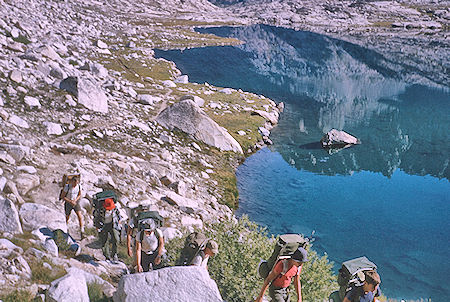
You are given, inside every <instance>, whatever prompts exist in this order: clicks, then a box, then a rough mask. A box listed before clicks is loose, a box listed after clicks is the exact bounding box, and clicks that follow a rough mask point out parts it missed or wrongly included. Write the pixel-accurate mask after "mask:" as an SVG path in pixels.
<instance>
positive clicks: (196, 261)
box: [190, 240, 219, 269]
mask: <svg viewBox="0 0 450 302" xmlns="http://www.w3.org/2000/svg"><path fill="white" fill-rule="evenodd" d="M218 252H219V245H218V244H217V242H215V241H214V240H208V242H207V243H206V246H205V248H204V249H203V250H201V251H199V252H198V253H197V255H195V256H194V258H193V259H192V261H191V264H190V265H196V266H201V267H204V268H206V269H208V259H209V258H210V257H214V256H215V255H217V253H218Z"/></svg>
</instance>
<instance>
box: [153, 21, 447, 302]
mask: <svg viewBox="0 0 450 302" xmlns="http://www.w3.org/2000/svg"><path fill="white" fill-rule="evenodd" d="M201 31H203V32H209V33H214V34H217V35H222V36H233V37H237V38H239V39H241V40H243V41H245V42H246V43H245V44H243V45H240V46H237V47H207V48H202V49H191V50H186V51H184V52H180V51H156V55H157V56H162V57H164V58H166V59H169V60H173V61H175V62H176V64H177V66H178V67H179V68H180V69H181V70H182V71H183V73H186V74H188V75H189V77H190V81H194V82H200V83H202V82H209V83H212V84H214V85H217V86H224V87H234V88H242V89H243V90H245V91H252V92H255V93H258V94H263V95H266V96H268V97H270V98H272V99H274V100H275V101H284V102H285V103H286V108H285V112H284V113H283V114H282V116H281V119H280V122H279V125H278V126H277V127H275V128H274V129H273V131H272V134H271V139H272V140H273V142H274V145H273V146H271V147H270V150H268V149H265V150H262V151H260V152H258V153H257V154H255V155H253V156H251V157H250V158H248V159H247V160H246V162H245V163H244V164H243V165H242V166H240V167H239V169H238V173H237V176H238V188H239V194H240V209H239V211H238V214H241V213H247V214H249V216H250V218H251V219H252V220H255V221H257V222H259V223H262V224H264V225H266V226H268V227H269V230H270V231H272V232H274V233H282V232H303V233H310V232H311V231H312V230H316V231H317V232H316V234H317V240H316V242H315V249H316V250H318V251H319V252H325V251H326V252H327V253H328V254H329V257H330V258H331V259H332V260H335V261H336V262H338V263H339V262H342V261H344V260H347V259H348V258H349V257H352V256H355V257H356V256H361V255H367V256H369V258H371V259H373V260H374V261H375V262H376V263H377V264H378V265H379V266H380V271H381V272H382V276H383V280H384V281H383V288H384V289H385V290H386V293H387V294H388V295H390V296H391V297H403V298H414V297H430V296H431V297H433V301H437V302H439V301H447V300H446V297H448V296H450V292H449V289H448V288H445V286H442V284H439V282H440V281H439V278H438V277H437V276H440V275H447V274H450V266H449V265H448V261H447V260H448V258H450V251H449V249H448V242H449V241H450V237H449V231H450V223H449V214H448V213H450V200H449V198H450V186H449V182H448V179H449V168H448V165H449V154H450V147H449V146H450V144H449V142H450V134H449V131H448V130H449V129H450V106H449V103H450V93H449V89H448V87H444V88H442V87H440V88H439V87H434V88H430V87H425V86H424V85H422V84H421V83H420V82H419V80H417V81H416V82H415V83H412V82H410V81H407V80H406V79H414V78H415V79H419V77H416V76H415V75H414V70H408V69H407V67H405V66H404V65H403V64H402V63H401V62H393V61H389V60H387V59H385V58H384V57H383V56H382V55H380V54H378V53H376V52H374V51H371V50H367V49H364V48H362V47H359V46H357V45H354V44H351V43H348V42H345V41H339V40H336V39H332V38H329V37H326V36H323V35H318V34H313V33H308V32H298V31H294V30H290V29H283V28H276V27H269V26H250V27H243V28H229V27H224V28H208V29H201ZM331 128H337V129H342V130H345V131H346V132H348V133H350V134H352V135H354V136H356V137H358V138H359V139H360V140H361V142H362V144H361V145H357V146H353V147H351V148H347V149H344V150H342V151H340V152H337V153H335V154H332V155H330V154H328V153H327V152H325V151H324V150H323V149H322V148H321V147H320V145H319V144H318V141H319V140H320V138H321V137H322V135H323V133H324V132H326V131H328V130H330V129H331ZM280 218H281V219H280ZM369 222H370V223H369ZM355 226H357V227H355ZM368 238H369V239H368ZM418 238H419V239H418ZM417 272H420V275H418V274H417Z"/></svg>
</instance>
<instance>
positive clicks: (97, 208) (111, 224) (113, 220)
mask: <svg viewBox="0 0 450 302" xmlns="http://www.w3.org/2000/svg"><path fill="white" fill-rule="evenodd" d="M117 202H118V198H117V195H116V194H115V193H114V192H113V191H110V190H105V191H102V192H100V193H97V194H95V195H94V199H93V203H94V226H95V227H96V228H97V231H98V235H99V239H100V240H99V241H100V244H101V246H102V251H103V255H104V256H105V258H106V260H111V261H113V262H117V261H118V256H117V244H118V242H119V234H120V228H121V220H122V217H121V216H120V212H119V210H118V209H117V207H116V203H117ZM110 245H111V250H110V248H109V247H110Z"/></svg>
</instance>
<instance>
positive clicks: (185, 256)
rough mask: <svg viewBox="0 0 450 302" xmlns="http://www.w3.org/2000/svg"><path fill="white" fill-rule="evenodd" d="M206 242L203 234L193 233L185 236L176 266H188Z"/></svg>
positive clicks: (206, 239)
mask: <svg viewBox="0 0 450 302" xmlns="http://www.w3.org/2000/svg"><path fill="white" fill-rule="evenodd" d="M208 240H209V239H208V238H207V237H206V236H205V234H203V233H200V232H194V233H191V234H190V235H189V236H187V238H186V241H185V242H184V247H183V249H182V250H181V255H180V258H179V259H178V261H177V263H176V265H190V264H191V262H192V260H193V259H194V257H195V256H196V255H197V254H198V253H199V252H200V251H201V250H203V249H204V248H205V247H206V243H207V242H208Z"/></svg>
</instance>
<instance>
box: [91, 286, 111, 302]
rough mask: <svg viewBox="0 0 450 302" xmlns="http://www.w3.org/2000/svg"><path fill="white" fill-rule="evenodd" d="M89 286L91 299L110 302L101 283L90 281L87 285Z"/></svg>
mask: <svg viewBox="0 0 450 302" xmlns="http://www.w3.org/2000/svg"><path fill="white" fill-rule="evenodd" d="M87 287H88V295H89V301H91V302H108V301H110V300H109V299H108V298H107V297H105V295H104V294H103V289H102V285H101V284H98V283H96V282H93V283H89V284H88V285H87Z"/></svg>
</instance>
